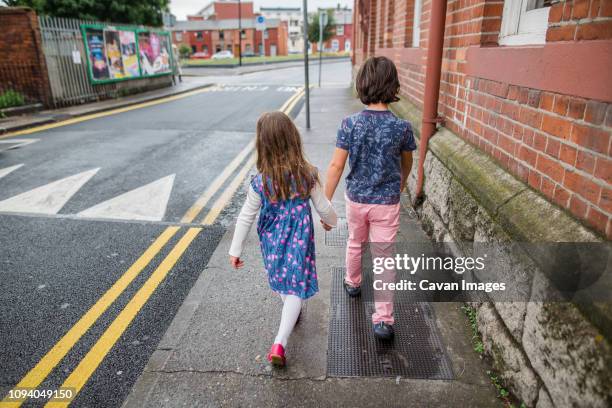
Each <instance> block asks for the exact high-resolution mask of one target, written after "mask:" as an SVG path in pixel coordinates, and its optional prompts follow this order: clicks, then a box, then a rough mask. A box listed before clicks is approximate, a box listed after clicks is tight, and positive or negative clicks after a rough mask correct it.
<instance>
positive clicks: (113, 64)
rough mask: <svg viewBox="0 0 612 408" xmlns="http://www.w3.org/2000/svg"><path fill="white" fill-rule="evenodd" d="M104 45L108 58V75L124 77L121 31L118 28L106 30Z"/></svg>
mask: <svg viewBox="0 0 612 408" xmlns="http://www.w3.org/2000/svg"><path fill="white" fill-rule="evenodd" d="M104 47H105V48H106V58H107V60H108V76H109V77H110V78H111V79H119V78H123V77H124V72H123V60H122V59H121V49H120V43H119V32H118V31H116V30H104Z"/></svg>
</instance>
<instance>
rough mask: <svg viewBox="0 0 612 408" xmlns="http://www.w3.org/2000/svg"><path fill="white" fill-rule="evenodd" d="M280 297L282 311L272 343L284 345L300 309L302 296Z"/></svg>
mask: <svg viewBox="0 0 612 408" xmlns="http://www.w3.org/2000/svg"><path fill="white" fill-rule="evenodd" d="M280 297H281V299H283V312H282V314H281V321H280V326H279V328H278V334H277V335H276V339H274V344H277V343H280V344H282V345H283V347H285V346H286V345H287V340H289V336H290V335H291V332H292V331H293V327H294V326H295V322H296V321H297V319H298V317H299V315H300V311H301V310H302V298H300V297H299V296H295V295H280Z"/></svg>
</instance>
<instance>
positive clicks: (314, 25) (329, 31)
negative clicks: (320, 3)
mask: <svg viewBox="0 0 612 408" xmlns="http://www.w3.org/2000/svg"><path fill="white" fill-rule="evenodd" d="M322 12H323V13H327V24H326V25H325V27H323V41H324V42H325V41H327V40H329V39H330V38H331V37H333V35H334V31H335V29H334V26H335V25H336V22H335V21H334V11H333V9H329V10H325V11H317V14H314V15H313V16H312V18H311V19H310V21H309V22H308V41H310V42H311V43H318V42H319V14H320V13H322Z"/></svg>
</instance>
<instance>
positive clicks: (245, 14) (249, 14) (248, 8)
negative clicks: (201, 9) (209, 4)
mask: <svg viewBox="0 0 612 408" xmlns="http://www.w3.org/2000/svg"><path fill="white" fill-rule="evenodd" d="M240 13H241V17H242V18H249V19H251V18H255V14H254V13H253V3H245V2H242V3H241V4H240ZM232 18H238V3H234V2H232V3H219V2H215V16H214V19H215V20H227V19H232Z"/></svg>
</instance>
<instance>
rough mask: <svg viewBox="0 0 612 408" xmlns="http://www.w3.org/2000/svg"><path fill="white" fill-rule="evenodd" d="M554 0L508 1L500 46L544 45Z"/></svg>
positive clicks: (505, 4) (505, 7) (506, 2)
mask: <svg viewBox="0 0 612 408" xmlns="http://www.w3.org/2000/svg"><path fill="white" fill-rule="evenodd" d="M551 4H552V0H506V1H505V2H504V13H503V16H502V24H501V30H500V33H499V44H500V45H526V44H544V43H545V42H546V30H547V29H548V13H549V11H550V5H551Z"/></svg>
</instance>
